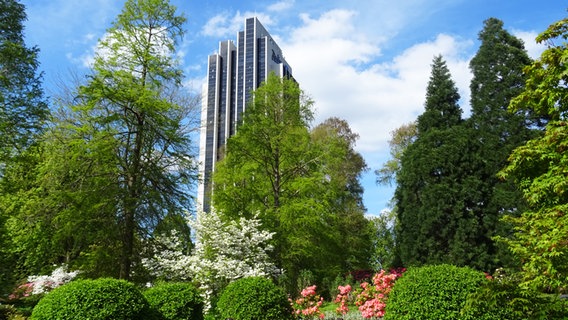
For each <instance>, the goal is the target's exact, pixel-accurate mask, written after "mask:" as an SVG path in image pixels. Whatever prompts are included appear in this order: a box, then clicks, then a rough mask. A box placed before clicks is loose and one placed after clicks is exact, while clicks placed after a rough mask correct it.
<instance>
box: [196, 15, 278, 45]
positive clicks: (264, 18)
mask: <svg viewBox="0 0 568 320" xmlns="http://www.w3.org/2000/svg"><path fill="white" fill-rule="evenodd" d="M250 17H258V19H259V20H260V21H261V22H262V24H263V25H264V26H265V27H266V26H270V25H272V24H273V20H272V19H271V18H270V16H269V15H267V14H264V13H257V12H250V11H246V12H244V13H241V12H240V11H237V13H236V14H235V15H233V16H231V15H229V14H228V13H226V12H225V13H220V14H217V15H215V16H214V17H213V18H211V19H209V20H208V21H207V22H206V23H205V25H204V26H203V28H202V29H201V33H202V34H204V35H206V36H211V37H215V38H219V39H220V40H221V39H225V38H228V39H233V38H235V36H236V34H237V32H239V31H240V30H242V29H243V28H244V21H245V19H246V18H250Z"/></svg>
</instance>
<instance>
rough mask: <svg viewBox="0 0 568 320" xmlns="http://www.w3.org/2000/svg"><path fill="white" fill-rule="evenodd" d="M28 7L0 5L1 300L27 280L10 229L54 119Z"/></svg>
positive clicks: (13, 2) (9, 1)
mask: <svg viewBox="0 0 568 320" xmlns="http://www.w3.org/2000/svg"><path fill="white" fill-rule="evenodd" d="M25 20H26V10H25V6H24V5H22V4H20V3H19V2H18V1H17V0H5V1H2V2H0V70H2V71H1V72H0V296H3V295H4V294H5V293H7V292H8V290H10V289H11V286H12V285H13V284H14V283H15V282H16V281H17V280H18V279H20V277H21V276H22V274H21V273H20V272H19V269H18V268H17V267H16V266H18V262H19V261H18V256H17V254H15V253H14V250H13V246H12V244H13V242H12V237H11V235H10V233H9V228H8V227H7V226H6V223H7V220H8V218H9V216H10V212H9V210H7V208H9V207H11V206H13V205H14V204H13V202H12V201H13V198H12V197H13V195H14V194H17V193H18V192H19V191H20V190H22V189H25V188H26V187H27V186H28V184H29V180H28V179H27V178H28V177H29V176H28V174H27V172H28V171H31V170H33V169H32V168H33V167H34V166H35V162H34V160H35V158H33V157H28V156H26V154H27V153H28V152H29V149H32V146H34V144H35V143H36V142H37V140H38V137H39V136H40V135H41V132H42V130H43V129H44V128H45V125H46V122H47V120H48V119H49V109H48V105H47V102H46V99H45V98H44V94H43V89H42V87H41V81H42V74H41V73H40V72H39V71H38V68H39V62H38V54H39V49H38V48H37V47H31V48H30V47H27V46H26V43H25V41H24V22H25Z"/></svg>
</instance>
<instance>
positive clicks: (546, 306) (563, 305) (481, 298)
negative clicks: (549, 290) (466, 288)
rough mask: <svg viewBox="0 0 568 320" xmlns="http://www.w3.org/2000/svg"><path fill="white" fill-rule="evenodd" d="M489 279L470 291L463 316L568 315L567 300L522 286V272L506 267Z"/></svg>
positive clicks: (504, 319) (487, 319) (483, 319)
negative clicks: (507, 269)
mask: <svg viewBox="0 0 568 320" xmlns="http://www.w3.org/2000/svg"><path fill="white" fill-rule="evenodd" d="M487 278H488V279H489V281H486V282H484V283H483V285H482V286H481V287H480V288H479V289H478V290H477V291H475V292H474V293H472V294H470V295H469V297H468V299H467V301H466V304H465V306H464V308H463V309H462V318H464V319H475V320H477V319H479V320H516V319H565V318H566V313H567V312H568V303H567V302H566V300H562V299H559V296H558V295H550V294H548V295H546V294H542V293H539V292H537V291H533V290H527V289H522V288H521V287H520V286H519V284H520V278H519V276H518V273H514V274H512V275H510V274H507V273H506V272H505V271H504V270H503V269H498V270H497V271H496V273H495V274H494V275H493V276H492V277H490V276H488V277H487Z"/></svg>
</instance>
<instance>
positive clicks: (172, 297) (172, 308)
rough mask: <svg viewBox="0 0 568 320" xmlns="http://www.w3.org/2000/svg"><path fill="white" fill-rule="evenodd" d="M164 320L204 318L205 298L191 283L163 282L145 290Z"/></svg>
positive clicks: (151, 304)
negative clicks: (202, 297)
mask: <svg viewBox="0 0 568 320" xmlns="http://www.w3.org/2000/svg"><path fill="white" fill-rule="evenodd" d="M144 296H145V297H146V299H147V300H148V303H150V307H151V308H152V309H154V310H156V311H158V312H159V313H160V315H161V319H164V320H182V319H184V320H203V300H202V299H201V296H200V295H199V292H198V290H197V288H196V287H195V286H194V285H193V284H191V283H185V282H184V283H182V282H180V283H162V284H158V285H156V286H155V287H152V288H150V289H148V290H146V291H145V292H144Z"/></svg>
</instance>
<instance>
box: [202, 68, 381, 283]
mask: <svg viewBox="0 0 568 320" xmlns="http://www.w3.org/2000/svg"><path fill="white" fill-rule="evenodd" d="M312 104H313V101H311V100H310V99H309V98H307V97H306V96H305V95H304V93H303V92H302V91H301V89H300V88H299V86H298V84H297V83H296V82H295V81H293V80H289V79H280V78H278V77H277V76H275V75H271V76H269V77H268V79H267V81H266V82H265V83H264V84H263V85H262V86H261V87H259V88H258V90H257V91H256V92H254V100H253V101H252V103H250V104H249V105H247V108H246V111H245V114H244V117H243V123H242V124H241V125H240V126H239V127H238V129H237V134H236V135H235V136H233V137H231V138H230V139H229V141H228V143H227V149H226V155H225V157H224V158H223V160H222V161H220V162H219V163H218V164H217V166H216V168H215V173H214V177H213V181H214V183H213V186H214V190H213V206H214V207H215V208H216V209H217V210H219V211H220V212H221V213H222V214H223V215H224V216H225V217H226V218H228V219H236V218H238V217H240V216H241V215H247V214H250V213H258V218H259V219H261V220H262V223H263V226H264V227H265V228H266V229H267V230H269V231H271V232H275V233H276V234H275V237H274V244H275V250H274V253H273V257H274V260H275V262H276V264H277V265H279V266H281V267H282V268H283V269H284V270H286V275H287V277H289V278H288V279H289V280H290V283H288V286H289V287H288V288H289V289H290V290H291V291H293V290H294V288H295V287H296V286H295V281H296V279H297V278H298V276H299V272H300V270H302V269H309V270H312V271H313V272H314V274H316V279H317V280H318V281H319V280H322V279H323V278H324V277H328V278H330V279H332V278H333V277H334V276H335V275H336V274H337V273H340V272H344V271H347V269H350V268H352V267H355V268H361V267H364V266H365V264H366V261H367V259H368V257H369V250H367V249H365V250H360V249H362V248H365V244H367V247H368V245H369V243H370V241H365V240H360V239H358V238H357V237H358V236H362V237H364V236H368V234H369V233H368V232H367V230H368V223H367V222H366V221H365V219H364V217H363V212H364V209H363V206H362V203H361V193H362V188H361V186H360V184H359V182H358V179H359V176H360V173H361V171H362V170H364V168H365V167H366V165H365V162H364V161H363V159H362V157H361V156H360V155H359V154H357V153H356V152H354V151H353V144H354V140H356V138H357V136H356V134H354V133H352V132H351V131H350V129H349V127H348V125H347V124H346V122H344V121H342V120H340V119H330V120H329V121H327V122H326V123H324V124H322V125H320V126H318V127H316V128H315V129H314V130H313V131H312V132H310V131H309V129H308V125H309V124H310V122H311V120H312V111H311V108H312ZM342 228H343V229H342ZM344 249H345V250H344Z"/></svg>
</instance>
